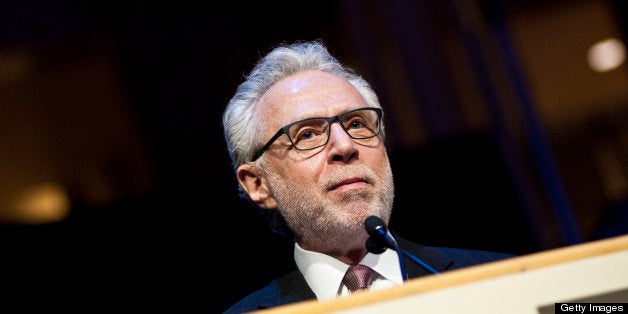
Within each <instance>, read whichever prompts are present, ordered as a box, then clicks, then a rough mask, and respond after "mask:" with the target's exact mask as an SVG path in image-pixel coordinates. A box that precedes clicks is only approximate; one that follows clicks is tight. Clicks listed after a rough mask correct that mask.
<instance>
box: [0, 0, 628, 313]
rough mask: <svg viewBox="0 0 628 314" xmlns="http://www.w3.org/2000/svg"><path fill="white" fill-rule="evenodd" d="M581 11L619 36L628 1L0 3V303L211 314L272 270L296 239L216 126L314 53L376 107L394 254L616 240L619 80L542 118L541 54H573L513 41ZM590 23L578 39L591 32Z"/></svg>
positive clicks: (620, 227) (620, 171) (622, 165)
mask: <svg viewBox="0 0 628 314" xmlns="http://www.w3.org/2000/svg"><path fill="white" fill-rule="evenodd" d="M587 6H592V7H595V8H599V7H602V8H606V9H607V11H604V12H610V15H608V16H607V17H610V18H613V19H616V21H617V22H616V23H609V24H610V25H612V26H613V28H611V29H610V30H608V29H605V28H604V27H602V26H600V29H599V35H600V36H607V35H609V34H611V35H615V36H619V37H620V38H623V36H624V35H623V34H624V29H625V28H624V21H625V5H623V4H622V3H621V1H616V2H612V1H549V2H548V1H468V2H459V1H442V2H441V1H439V3H438V4H435V3H433V2H430V1H399V2H395V3H390V4H376V3H359V2H357V1H356V2H351V1H318V2H316V3H312V4H310V3H301V4H296V3H294V2H252V3H246V4H245V3H234V2H217V3H211V4H209V3H198V2H186V1H179V2H171V3H167V2H166V3H153V2H150V1H146V2H143V1H127V2H124V3H115V2H113V3H112V2H104V1H93V2H84V1H73V0H56V1H2V2H0V49H1V51H2V58H3V59H4V60H5V61H4V63H2V64H0V70H1V71H0V78H2V80H1V81H0V84H1V88H2V89H1V91H2V95H0V96H2V97H3V98H4V99H5V100H4V101H2V102H4V104H3V105H2V106H1V108H2V110H3V113H0V115H2V116H3V118H2V120H3V121H5V126H6V127H4V128H3V129H0V130H1V131H4V132H6V134H8V136H6V137H5V139H4V140H3V142H2V144H3V145H5V147H4V148H2V154H4V157H2V159H0V161H1V162H2V164H0V169H2V171H3V172H4V173H5V175H4V176H3V177H4V179H2V181H0V183H2V185H1V186H0V187H2V189H4V192H3V196H2V198H0V201H2V202H3V203H1V204H0V205H2V206H4V208H5V211H6V212H7V213H6V214H3V215H2V217H1V218H2V225H1V226H0V241H2V243H1V244H2V245H1V247H2V256H3V258H2V260H3V264H4V265H5V268H4V269H5V270H6V274H7V278H8V277H10V278H11V279H15V280H12V281H10V284H9V286H11V287H12V288H13V291H16V292H19V293H22V294H29V293H30V294H33V295H39V294H35V292H41V295H57V294H58V295H62V296H60V297H59V298H58V299H57V302H58V303H57V304H64V305H74V304H79V303H78V302H79V300H81V301H89V302H91V303H89V304H90V306H93V307H95V308H100V307H101V306H112V305H117V304H122V303H119V302H121V301H124V302H128V303H126V304H130V305H129V306H133V307H136V306H137V308H138V309H141V308H151V309H152V308H163V307H164V306H173V307H174V309H179V311H181V310H182V309H193V310H194V311H200V312H210V313H213V312H220V311H221V310H224V309H226V307H227V306H229V305H230V304H232V303H234V302H235V301H237V300H238V299H240V298H241V297H243V296H245V295H246V294H248V293H249V292H251V291H253V290H254V289H257V288H260V287H262V286H263V285H265V284H266V283H267V282H268V281H269V280H270V279H272V278H273V277H275V276H276V275H278V274H280V273H281V272H282V271H283V270H284V268H285V267H286V264H287V261H289V260H290V259H291V258H292V251H291V243H289V242H288V241H287V240H285V239H282V238H280V237H279V236H276V235H273V234H271V233H270V231H269V230H268V228H267V227H266V225H265V223H264V221H263V220H262V219H261V218H260V217H258V216H257V215H256V214H255V213H254V211H253V209H252V208H251V207H250V206H249V205H248V204H247V203H246V201H244V200H242V199H240V198H239V197H238V195H237V188H236V181H235V178H234V177H233V172H232V169H231V166H230V160H229V157H228V154H227V152H226V149H225V145H224V139H223V133H222V126H221V113H222V110H223V109H224V107H225V105H226V103H227V101H228V100H229V98H230V97H231V95H232V94H233V93H234V91H235V88H236V87H237V85H238V84H239V83H240V82H241V81H242V78H243V75H244V74H246V73H248V71H249V70H250V69H251V68H252V67H253V65H254V63H255V62H256V61H257V59H258V57H259V56H261V55H262V54H264V53H265V52H267V51H268V50H269V49H270V48H271V47H272V46H273V45H275V44H277V43H280V42H292V41H294V40H311V39H322V40H323V41H324V42H325V43H326V44H327V45H328V46H329V48H330V50H331V51H332V53H334V54H335V55H336V56H337V57H338V58H339V59H340V60H341V61H342V62H344V63H346V64H348V65H350V66H351V67H353V68H355V69H356V70H357V71H358V73H361V74H363V75H364V76H365V78H366V79H367V80H368V81H370V82H372V83H373V85H374V88H375V90H376V91H377V92H378V93H379V95H380V98H381V99H380V100H381V102H382V105H383V106H384V108H385V109H386V119H387V120H386V124H387V141H388V147H389V151H390V158H391V162H392V167H393V173H394V176H395V180H396V181H395V182H396V194H397V195H396V199H395V209H394V211H393V217H392V220H391V223H390V228H391V229H393V230H394V231H397V232H399V233H400V234H402V235H404V237H405V238H408V239H411V240H414V241H416V242H419V243H423V244H428V245H439V246H454V247H467V248H475V249H485V250H494V251H502V252H508V253H513V254H527V253H532V252H537V251H541V250H546V249H552V248H556V247H561V246H565V245H571V244H578V243H582V242H586V241H591V240H595V239H599V238H604V237H609V236H614V235H618V234H622V233H624V232H625V231H626V230H627V229H626V224H625V222H626V220H625V218H623V219H624V220H622V218H621V217H625V216H626V210H625V196H626V188H625V185H623V183H622V182H625V176H626V153H625V152H626V141H625V134H626V130H627V127H626V123H625V121H626V120H625V119H624V118H625V115H626V108H627V107H626V100H627V99H628V97H626V95H627V93H626V86H624V79H625V78H624V76H625V65H624V66H621V67H620V68H619V69H618V70H615V73H616V74H614V75H615V76H612V77H611V78H608V79H606V81H605V80H599V79H597V78H595V80H597V81H595V82H596V84H600V85H601V86H605V85H611V86H616V89H614V90H612V91H608V92H607V93H608V94H611V93H612V92H615V94H614V95H615V96H614V97H613V98H612V100H604V99H600V98H598V101H597V102H594V103H592V102H591V101H590V99H589V98H587V95H588V94H586V93H584V94H583V93H582V92H581V91H578V90H570V89H569V88H568V87H565V89H566V92H567V93H569V94H573V95H574V96H573V98H574V99H575V101H571V102H570V105H571V106H573V107H571V108H572V109H569V108H568V109H567V110H564V111H562V112H561V114H558V115H556V116H551V115H550V114H544V113H546V112H548V111H544V109H543V108H547V107H548V106H549V107H551V106H552V103H551V102H550V103H549V104H548V103H547V102H546V101H544V98H543V97H541V96H539V95H540V94H541V95H542V90H539V87H538V86H539V85H542V84H539V83H538V82H539V81H542V79H540V78H539V77H538V76H534V71H533V70H534V69H538V63H536V64H535V63H534V62H533V60H535V59H534V58H533V56H531V55H533V52H538V51H541V52H542V53H541V55H542V57H543V58H551V56H550V54H549V53H548V52H549V51H556V50H558V51H561V53H563V54H564V55H563V56H562V59H565V60H571V59H569V58H568V55H569V52H570V51H572V50H573V49H576V48H575V47H569V46H561V45H558V44H555V46H552V42H546V41H544V39H543V38H544V37H538V38H536V40H537V41H536V42H534V41H529V40H528V41H525V40H524V39H523V38H524V37H525V36H524V35H522V34H524V32H523V30H525V29H527V27H528V26H526V27H520V26H521V25H522V24H525V23H523V22H521V21H524V22H527V23H529V24H530V25H533V24H534V23H537V24H538V23H541V22H547V23H548V26H547V30H551V29H552V27H553V26H552V25H554V26H555V24H551V23H550V22H552V21H553V18H554V17H555V16H558V17H556V18H557V19H560V16H562V15H561V14H560V13H561V12H571V10H572V8H574V7H576V8H586V7H587ZM585 11H586V10H585ZM538 16H543V17H546V19H545V20H543V19H538V20H535V19H534V17H538ZM562 17H563V18H564V16H562ZM583 19H584V17H583ZM568 22H569V21H566V22H564V23H566V24H568ZM517 23H519V24H517ZM582 23H583V24H586V23H589V22H586V21H583V22H582ZM602 24H603V25H606V24H604V23H601V25H602ZM517 25H519V28H517ZM587 25H588V27H587V28H588V30H589V31H588V32H585V31H582V34H579V33H578V32H579V31H580V30H578V29H576V30H573V32H572V33H571V34H572V35H573V36H574V37H576V38H577V37H578V36H582V37H586V36H591V34H590V33H591V32H592V31H591V30H595V29H596V28H595V27H596V25H595V24H594V25H591V24H587ZM536 26H538V25H536ZM540 27H541V29H542V28H543V25H541V26H540ZM517 31H518V32H517ZM518 36H519V37H518ZM565 36H567V35H565ZM596 36H597V35H596ZM593 37H595V36H593ZM530 43H533V44H532V46H526V44H528V45H530ZM543 53H546V55H545V56H543ZM543 58H541V59H543ZM559 59H561V58H559ZM583 59H584V58H583ZM25 60H26V61H25ZM582 62H583V63H584V61H582ZM568 66H573V68H578V66H577V65H575V64H573V65H570V64H568ZM535 67H536V68H535ZM585 70H587V69H585ZM583 71H584V70H583ZM584 72H586V71H584ZM584 72H583V73H584ZM586 73H587V76H586V77H578V78H576V80H580V81H587V82H589V81H588V80H593V79H591V78H589V76H591V77H592V76H593V74H591V73H589V72H586ZM617 73H619V74H617ZM528 74H530V75H529V76H528ZM1 75H4V77H3V76H1ZM562 75H564V77H565V80H566V78H568V77H569V76H570V75H573V73H571V74H570V73H569V72H568V71H565V72H564V73H563V74H562ZM535 80H536V81H535ZM550 80H556V78H551V79H550ZM588 87H589V88H590V89H595V88H596V86H593V85H589V86H588ZM554 95H559V94H554ZM553 99H554V100H555V101H556V102H557V103H558V102H560V97H558V96H557V97H555V98H553ZM544 106H545V107H544ZM599 107H604V108H605V109H604V110H600V111H596V110H592V109H582V108H599ZM579 112H585V114H581V115H580V116H578V115H577V114H576V113H579ZM3 136H4V135H3ZM609 147H612V148H614V149H613V150H612V152H613V153H610V155H609V154H606V155H600V154H601V153H600V154H598V152H608V151H609V150H608V148H609ZM605 149H606V150H605ZM595 156H606V157H607V158H606V159H603V158H602V159H601V160H615V162H610V161H608V162H607V163H603V162H602V167H601V168H600V167H599V165H600V162H599V161H596V160H598V159H595V158H596V157H595ZM609 156H610V157H609ZM596 165H597V166H598V167H597V168H596ZM604 165H606V167H604ZM617 165H619V168H617V167H615V168H613V166H617ZM609 169H610V170H609ZM609 173H610V174H609ZM622 180H623V181H622ZM40 181H54V182H57V183H58V184H59V185H60V186H62V187H63V190H64V191H65V193H66V195H67V197H68V199H69V204H70V205H69V211H68V212H67V213H66V214H65V215H62V216H60V217H58V218H53V219H50V220H48V221H44V222H41V221H31V220H28V219H24V218H20V217H22V216H20V213H19V211H16V210H13V209H12V207H11V202H10V199H11V196H12V195H14V193H13V191H19V190H20V189H21V188H22V187H24V186H29V184H36V183H37V182H40ZM608 182H611V183H612V184H611V183H608ZM618 182H619V183H618ZM609 191H610V192H609ZM622 215H623V216H622ZM607 216H608V217H611V218H610V220H608V221H610V223H607V220H605V219H607V218H606V217H607ZM7 282H9V281H7Z"/></svg>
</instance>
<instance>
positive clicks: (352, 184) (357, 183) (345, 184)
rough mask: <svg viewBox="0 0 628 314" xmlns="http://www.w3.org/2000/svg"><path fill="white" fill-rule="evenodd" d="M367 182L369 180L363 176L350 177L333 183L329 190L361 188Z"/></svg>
mask: <svg viewBox="0 0 628 314" xmlns="http://www.w3.org/2000/svg"><path fill="white" fill-rule="evenodd" d="M366 184H368V182H367V180H365V179H363V178H349V179H345V180H342V181H340V182H338V183H336V184H334V185H332V187H331V188H330V189H329V190H341V189H350V188H360V187H363V186H365V185H366Z"/></svg>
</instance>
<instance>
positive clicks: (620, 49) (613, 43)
mask: <svg viewBox="0 0 628 314" xmlns="http://www.w3.org/2000/svg"><path fill="white" fill-rule="evenodd" d="M587 60H588V62H589V67H591V69H592V70H593V71H595V72H607V71H610V70H613V69H616V68H617V67H619V66H620V65H622V64H623V63H624V61H625V60H626V47H625V46H624V43H622V42H621V41H620V40H619V39H616V38H609V39H605V40H602V41H599V42H597V43H595V44H594V45H593V46H591V48H589V53H588V55H587Z"/></svg>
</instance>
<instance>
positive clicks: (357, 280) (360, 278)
mask: <svg viewBox="0 0 628 314" xmlns="http://www.w3.org/2000/svg"><path fill="white" fill-rule="evenodd" d="M376 274H377V273H376V272H375V271H374V270H372V269H370V268H369V267H368V266H364V265H355V266H351V267H349V269H348V270H347V272H346V273H345V277H344V278H343V279H342V282H343V283H344V284H345V285H346V286H347V288H349V291H351V292H352V293H353V292H356V291H360V290H366V289H367V288H368V286H369V285H370V284H371V282H372V281H373V279H374V278H375V275H376Z"/></svg>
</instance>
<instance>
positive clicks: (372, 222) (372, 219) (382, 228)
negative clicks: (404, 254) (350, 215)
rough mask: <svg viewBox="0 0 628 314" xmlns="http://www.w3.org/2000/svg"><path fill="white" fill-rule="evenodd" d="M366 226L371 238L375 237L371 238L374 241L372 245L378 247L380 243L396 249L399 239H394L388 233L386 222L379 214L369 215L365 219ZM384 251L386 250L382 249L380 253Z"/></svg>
mask: <svg viewBox="0 0 628 314" xmlns="http://www.w3.org/2000/svg"><path fill="white" fill-rule="evenodd" d="M364 228H365V229H366V232H368V234H369V235H370V236H371V237H370V238H369V239H371V238H372V239H374V240H371V242H373V243H372V245H377V246H375V247H374V248H378V246H379V245H382V244H383V245H385V246H387V247H389V248H391V249H393V250H396V247H397V241H395V239H393V238H392V237H391V236H390V235H389V234H388V229H387V228H386V223H385V222H384V221H383V220H382V219H381V218H379V217H377V216H369V217H368V218H366V220H365V221H364ZM367 247H368V245H367ZM384 251H385V250H383V251H381V252H380V253H383V252H384ZM371 253H374V252H371Z"/></svg>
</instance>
